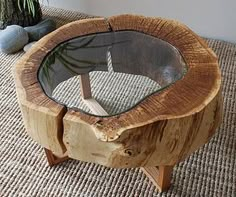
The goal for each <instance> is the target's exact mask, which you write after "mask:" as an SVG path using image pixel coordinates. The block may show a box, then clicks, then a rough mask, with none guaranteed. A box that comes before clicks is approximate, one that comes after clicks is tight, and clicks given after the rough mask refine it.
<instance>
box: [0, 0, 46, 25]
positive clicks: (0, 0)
mask: <svg viewBox="0 0 236 197" xmlns="http://www.w3.org/2000/svg"><path fill="white" fill-rule="evenodd" d="M41 19H42V10H41V7H40V3H39V0H0V29H4V28H5V27H6V26H8V25H13V24H15V25H20V26H23V27H25V26H31V25H35V24H37V23H38V22H39V21H41Z"/></svg>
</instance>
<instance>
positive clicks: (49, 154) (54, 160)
mask: <svg viewBox="0 0 236 197" xmlns="http://www.w3.org/2000/svg"><path fill="white" fill-rule="evenodd" d="M44 151H45V154H46V157H47V160H48V164H49V166H54V165H57V164H59V163H62V162H63V161H66V160H68V159H69V157H68V156H67V154H66V153H65V154H64V155H62V156H60V157H59V156H56V155H54V154H53V152H52V151H50V150H48V149H46V148H44Z"/></svg>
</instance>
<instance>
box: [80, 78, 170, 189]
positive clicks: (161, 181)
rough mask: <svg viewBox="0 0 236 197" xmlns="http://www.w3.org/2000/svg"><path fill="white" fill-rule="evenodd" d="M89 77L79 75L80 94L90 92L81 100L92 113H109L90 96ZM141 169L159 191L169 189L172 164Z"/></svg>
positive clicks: (101, 114) (106, 114)
mask: <svg viewBox="0 0 236 197" xmlns="http://www.w3.org/2000/svg"><path fill="white" fill-rule="evenodd" d="M88 84H90V81H89V77H86V78H83V77H80V89H81V95H85V94H86V93H87V92H90V97H87V99H84V100H83V102H84V103H85V104H86V106H87V107H88V108H89V109H90V110H91V112H92V113H93V114H94V115H97V116H108V115H109V114H108V113H107V112H106V111H105V109H103V107H102V106H101V105H100V104H99V103H98V102H97V101H96V100H95V99H94V98H92V94H91V86H90V85H88ZM141 170H142V171H143V172H144V173H145V174H146V175H147V176H148V178H149V179H150V180H151V181H152V183H153V184H154V185H155V186H156V187H157V188H158V190H159V191H160V192H162V191H166V190H167V189H169V187H170V184H171V173H172V170H173V167H172V166H159V167H142V168H141Z"/></svg>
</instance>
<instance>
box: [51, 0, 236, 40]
mask: <svg viewBox="0 0 236 197" xmlns="http://www.w3.org/2000/svg"><path fill="white" fill-rule="evenodd" d="M49 1H50V3H49V5H50V6H53V7H62V8H66V9H72V10H78V11H81V12H85V13H88V14H94V15H102V16H110V15H115V14H121V13H134V14H142V15H146V16H161V17H166V18H173V19H177V20H179V21H181V22H183V23H185V24H186V25H188V26H189V27H190V28H191V29H192V30H194V31H195V32H196V33H198V34H200V35H201V36H205V37H210V38H218V39H222V40H226V41H230V42H235V43H236V0H198V1H196V0H66V1H63V0H49Z"/></svg>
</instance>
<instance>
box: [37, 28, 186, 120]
mask: <svg viewBox="0 0 236 197" xmlns="http://www.w3.org/2000/svg"><path fill="white" fill-rule="evenodd" d="M186 72H187V66H186V63H185V62H184V60H183V57H182V56H181V54H180V53H179V51H178V50H177V49H176V48H175V47H173V46H172V45H171V44H169V43H167V42H165V41H163V40H160V39H158V38H156V37H153V36H149V35H146V34H143V33H139V32H135V31H118V32H106V33H98V34H91V35H86V36H80V37H77V38H73V39H71V40H67V41H65V42H63V43H61V44H59V45H58V46H57V47H55V48H54V49H53V50H51V51H50V52H49V53H48V54H47V56H46V57H45V58H44V61H43V62H42V64H41V65H40V68H39V71H38V79H39V82H40V84H41V87H42V89H43V90H44V92H45V93H46V94H47V96H48V97H50V98H51V99H53V100H55V101H56V102H58V103H61V104H63V105H65V106H67V107H68V108H72V109H74V110H79V111H82V112H84V113H89V114H92V115H98V116H99V114H96V113H94V112H93V111H92V110H91V109H90V108H89V107H88V106H87V105H86V104H85V102H84V99H82V96H81V95H82V94H81V91H82V89H81V88H80V85H81V84H80V83H81V82H80V79H79V77H80V76H89V82H90V86H91V90H90V91H91V94H92V98H94V99H95V100H96V101H97V102H98V103H99V104H100V105H101V106H102V108H104V110H105V111H106V112H107V114H109V115H110V116H112V115H116V114H120V113H122V112H125V111H127V110H130V109H131V108H133V107H134V106H136V105H137V104H138V103H139V102H141V101H142V100H143V99H145V98H146V97H147V96H149V95H151V94H153V93H156V92H158V91H161V90H163V89H164V88H166V87H168V86H169V85H171V84H173V83H175V82H176V81H177V80H179V79H181V78H182V77H183V76H184V74H185V73H186Z"/></svg>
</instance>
